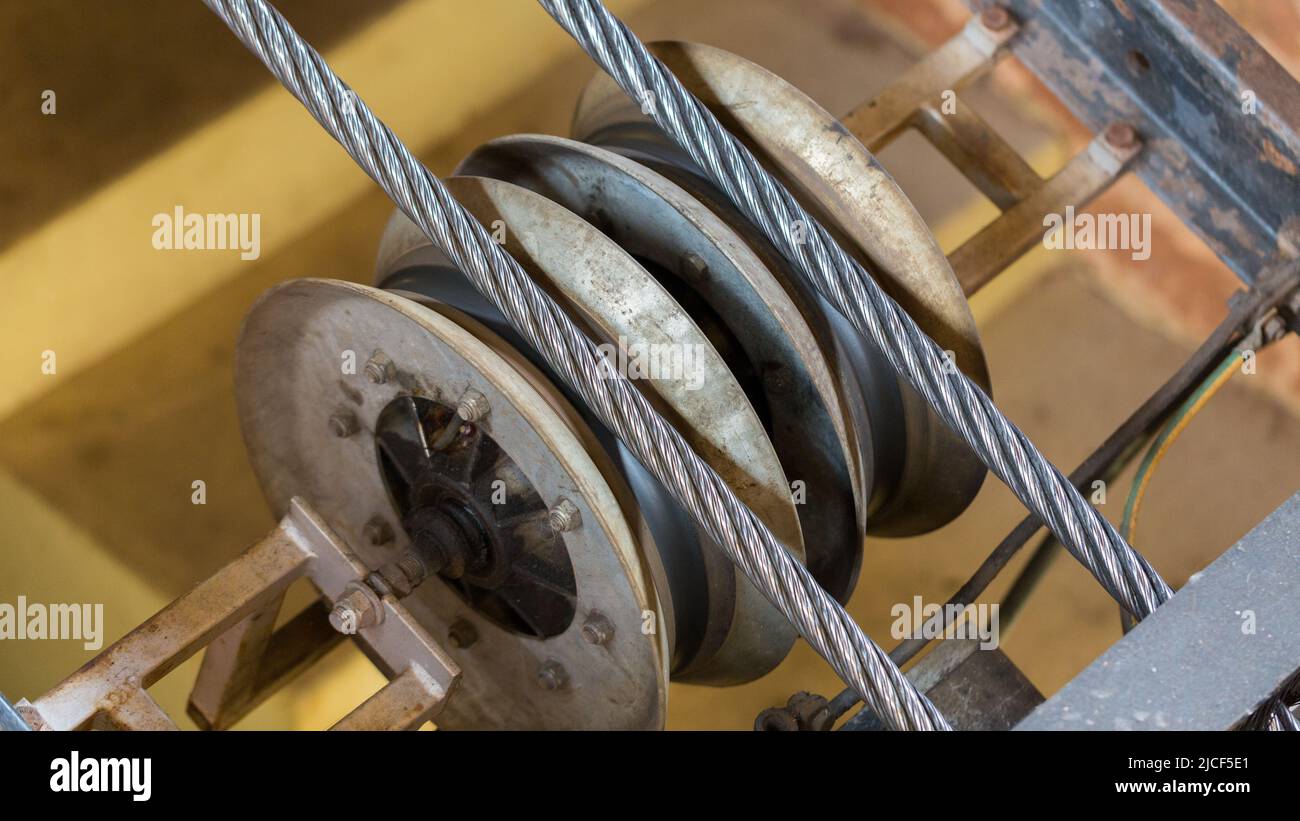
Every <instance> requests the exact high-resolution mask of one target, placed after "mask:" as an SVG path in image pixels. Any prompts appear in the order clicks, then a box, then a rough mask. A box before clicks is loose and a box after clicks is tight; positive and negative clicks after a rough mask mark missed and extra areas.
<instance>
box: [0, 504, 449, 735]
mask: <svg viewBox="0 0 1300 821" xmlns="http://www.w3.org/2000/svg"><path fill="white" fill-rule="evenodd" d="M287 508H288V510H287V512H286V514H285V516H284V518H283V519H282V520H281V522H280V524H279V525H278V526H277V527H276V528H275V529H274V530H273V531H271V533H270V534H269V535H268V536H267V537H266V538H265V539H263V540H262V541H260V542H258V543H257V544H255V545H253V546H252V547H250V548H249V549H248V550H246V551H244V552H243V553H242V554H240V555H239V557H237V558H236V559H234V560H233V561H231V562H230V563H228V564H227V565H226V566H225V567H223V568H222V569H221V570H220V571H218V572H217V573H216V574H215V575H213V576H210V577H209V578H208V579H206V580H205V581H203V582H201V583H200V584H199V585H198V586H197V587H195V588H194V589H193V590H191V591H190V592H189V593H187V594H185V595H184V596H181V597H180V598H179V599H176V600H175V601H174V602H172V603H171V604H170V605H168V606H167V607H165V608H163V609H162V610H161V611H160V612H159V613H158V614H157V615H155V616H154V617H153V618H151V619H149V620H148V621H146V622H145V623H144V624H142V625H140V626H139V627H137V628H136V629H135V630H132V631H131V632H130V633H128V634H127V635H126V636H124V637H123V638H122V639H120V640H118V641H116V642H114V643H113V644H112V645H111V646H110V647H109V648H108V649H106V650H105V651H104V652H102V653H100V654H99V655H97V656H96V657H95V658H93V659H91V660H90V661H89V662H88V663H86V664H85V665H84V666H83V667H82V668H81V669H80V670H78V671H77V672H75V673H73V674H72V675H71V676H69V677H68V678H66V679H64V680H63V681H62V682H61V683H59V684H58V685H56V686H55V687H54V688H53V689H51V690H50V691H49V692H47V693H46V694H45V695H43V696H41V697H40V698H38V699H36V701H35V702H27V701H25V700H24V701H20V702H19V704H18V712H19V714H20V715H21V716H22V717H23V718H24V719H25V720H26V722H27V723H28V724H30V725H31V726H32V727H33V728H35V729H38V730H78V729H107V730H174V729H177V728H176V724H175V722H174V721H173V720H172V719H171V718H170V717H169V716H168V715H167V713H166V712H165V711H164V710H163V709H162V708H161V707H159V706H158V703H157V702H155V701H154V700H153V697H152V696H150V695H149V692H148V688H149V687H150V686H152V685H153V684H154V683H156V682H157V681H158V680H159V679H161V678H162V677H163V676H165V675H167V674H168V673H169V672H171V671H172V670H174V669H175V668H176V667H177V666H179V665H180V664H181V663H182V662H184V661H185V660H186V659H187V658H189V657H190V656H192V655H193V654H194V653H196V652H198V651H199V650H201V649H203V648H204V647H205V646H209V647H213V648H215V650H214V652H213V653H212V654H211V655H210V656H208V657H205V659H204V663H203V666H202V667H201V668H200V671H199V676H198V680H197V683H196V685H195V689H194V694H193V696H192V700H191V704H190V714H191V715H192V716H194V718H195V721H196V723H198V724H199V726H200V727H202V728H224V727H228V726H230V725H231V724H233V723H234V721H236V720H237V719H238V718H239V717H241V716H242V715H244V714H245V713H246V712H247V711H248V710H249V709H251V707H252V706H253V705H255V704H256V703H257V702H259V701H260V700H261V699H262V698H265V697H266V696H267V695H269V694H270V692H273V691H274V689H275V688H276V687H278V686H279V684H281V683H283V682H284V681H285V680H287V678H288V677H289V674H290V673H291V672H294V671H297V670H301V669H302V664H301V661H302V658H301V655H300V656H299V657H298V658H292V657H290V658H291V660H290V661H289V663H287V664H286V663H285V659H283V658H281V659H279V660H277V661H276V662H274V663H273V664H272V665H270V668H269V669H268V670H267V671H266V674H265V675H259V672H260V669H261V668H262V667H263V659H264V657H265V656H266V650H267V649H268V647H269V646H271V645H273V644H274V640H275V637H276V635H277V633H273V632H272V631H271V627H272V626H273V625H274V622H275V614H276V612H277V611H278V610H279V606H280V603H281V601H282V600H283V598H284V592H285V590H286V589H287V588H288V586H289V585H291V584H292V583H293V582H294V581H296V580H298V579H299V578H301V577H303V576H307V577H308V578H310V579H311V582H312V584H313V585H314V586H315V587H316V589H317V590H318V591H319V592H320V593H321V595H322V596H324V597H325V598H326V600H329V601H333V600H335V599H337V598H338V597H339V596H340V595H342V593H343V590H344V588H345V587H346V586H347V585H349V584H353V583H355V582H357V581H359V580H360V579H363V578H364V577H365V573H366V568H365V566H364V565H362V564H361V563H360V562H359V561H357V559H356V557H355V556H354V555H353V554H352V553H351V551H349V550H348V548H347V547H346V546H345V545H344V544H342V543H341V542H340V541H339V540H338V537H337V536H336V535H335V534H334V533H333V532H332V531H330V529H329V528H328V526H326V525H325V524H324V522H322V521H321V519H320V518H319V517H318V516H317V515H316V514H315V513H314V512H313V511H312V510H311V509H310V508H308V507H307V506H306V505H305V504H303V502H302V500H301V499H297V498H295V499H292V500H291V501H290V502H289V504H288V506H287ZM382 607H383V609H384V616H383V618H382V620H381V621H380V622H379V623H378V624H377V625H375V626H373V627H370V628H367V629H363V630H361V631H360V633H359V635H357V636H356V640H357V643H358V645H359V646H360V647H361V649H362V650H363V651H364V652H365V653H366V654H367V655H368V656H369V657H370V659H371V660H372V661H373V662H375V664H376V665H377V666H378V667H379V668H380V669H381V670H383V671H384V673H385V674H386V675H388V676H389V677H390V678H398V677H400V676H402V674H403V673H405V672H407V671H410V670H415V671H416V672H417V673H418V676H417V679H418V681H419V682H420V683H421V685H422V687H423V690H422V695H421V696H420V697H419V698H418V699H413V702H412V703H409V704H408V703H402V702H400V701H398V699H401V698H406V697H408V696H411V693H410V691H409V688H407V687H398V688H384V689H383V690H381V691H380V693H378V694H376V697H375V698H373V699H371V700H370V701H368V702H367V704H370V703H371V702H375V704H381V705H386V707H387V709H388V710H390V711H395V712H401V711H406V712H408V713H411V714H412V715H418V716H421V717H422V718H421V723H423V721H424V720H427V719H428V718H430V717H432V716H433V715H434V714H435V713H436V712H437V710H438V709H440V708H441V707H442V705H443V703H444V702H445V701H446V699H447V696H448V695H449V694H450V693H451V691H452V689H453V688H454V687H455V685H456V683H457V681H458V680H459V677H460V670H459V669H458V668H457V666H456V664H455V662H453V661H452V660H451V659H450V658H449V657H448V656H447V655H446V654H445V653H444V652H443V651H442V649H441V648H440V647H439V646H438V645H437V643H436V642H434V641H433V640H432V639H431V638H430V637H429V636H428V634H426V633H425V632H424V630H423V629H421V628H420V626H419V625H418V624H416V623H415V622H414V620H413V619H412V618H411V616H410V614H409V613H408V612H407V611H406V609H405V608H404V607H403V606H402V605H401V604H399V603H398V602H397V601H396V600H394V599H392V598H391V597H386V598H385V599H384V601H383V603H382ZM306 612H309V613H310V612H312V609H311V608H309V610H308V611H306ZM313 615H315V614H313ZM300 618H301V617H300ZM300 618H299V619H294V620H293V621H291V622H289V624H287V625H286V627H285V628H282V631H284V630H287V631H289V632H290V633H293V634H295V635H297V634H299V633H300V632H301V630H300V627H298V626H297V625H299V624H300ZM313 644H316V645H322V644H323V645H326V646H328V642H322V641H316V642H313ZM309 655H310V654H309ZM310 657H311V658H313V659H314V658H316V657H318V656H317V655H310ZM413 704H414V705H415V706H412V705H413ZM6 706H7V704H6Z"/></svg>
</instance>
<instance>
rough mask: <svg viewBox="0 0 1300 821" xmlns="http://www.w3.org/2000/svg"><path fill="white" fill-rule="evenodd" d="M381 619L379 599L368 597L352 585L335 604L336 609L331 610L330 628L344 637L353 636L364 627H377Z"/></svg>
mask: <svg viewBox="0 0 1300 821" xmlns="http://www.w3.org/2000/svg"><path fill="white" fill-rule="evenodd" d="M380 617H381V613H380V609H379V606H378V598H377V597H375V596H373V595H366V592H365V591H364V590H362V589H361V588H359V587H357V586H356V585H351V586H349V587H348V588H347V590H346V591H345V592H344V593H343V595H342V596H340V597H339V600H338V601H336V602H334V607H333V608H332V609H331V610H330V626H331V627H333V628H334V629H335V630H337V631H339V632H340V633H342V634H344V635H347V636H351V635H355V634H356V633H357V632H358V631H359V630H361V629H362V628H363V627H373V626H375V625H376V624H378V623H379V620H380Z"/></svg>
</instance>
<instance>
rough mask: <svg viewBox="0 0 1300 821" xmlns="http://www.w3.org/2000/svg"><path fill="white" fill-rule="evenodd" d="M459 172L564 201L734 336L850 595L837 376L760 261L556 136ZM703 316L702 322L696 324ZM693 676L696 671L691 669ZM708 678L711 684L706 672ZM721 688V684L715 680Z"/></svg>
mask: <svg viewBox="0 0 1300 821" xmlns="http://www.w3.org/2000/svg"><path fill="white" fill-rule="evenodd" d="M461 171H462V173H467V174H481V175H483V176H488V177H494V178H497V179H504V180H509V181H511V182H515V183H518V184H519V185H522V186H524V187H527V188H529V189H532V190H534V191H536V192H538V193H540V194H542V195H543V196H545V197H546V198H548V199H550V200H552V201H554V202H557V203H560V204H561V205H563V206H564V207H566V208H567V209H569V210H571V211H574V212H575V213H577V214H579V215H580V216H581V217H583V218H584V219H585V220H587V221H588V222H590V223H592V224H593V225H595V226H596V227H597V228H599V229H600V230H601V231H602V232H603V233H604V234H605V235H607V236H608V237H610V238H611V239H613V240H614V241H615V242H617V243H618V245H619V246H621V247H622V248H623V249H624V250H626V251H627V252H629V253H630V254H632V255H633V256H634V257H636V258H637V259H638V260H640V261H642V263H643V264H644V265H646V266H648V267H650V268H651V270H652V271H653V272H654V273H655V276H656V278H658V279H660V281H661V282H671V283H673V284H672V285H671V286H669V290H670V291H672V292H673V294H674V296H676V297H677V298H678V300H679V301H683V300H687V299H689V300H691V301H692V302H693V303H694V304H693V307H692V308H691V309H690V311H691V313H692V316H694V317H695V318H696V320H697V322H700V323H701V324H703V323H704V322H705V321H708V322H709V323H710V325H711V327H713V328H714V329H716V330H718V331H719V332H720V333H721V334H722V335H724V336H725V337H726V339H727V344H728V346H729V350H728V351H727V352H726V353H724V358H725V359H726V361H727V365H728V367H729V368H730V369H731V370H732V372H733V373H738V374H739V373H741V372H742V371H744V372H745V373H746V376H745V377H743V378H741V384H742V385H744V386H745V387H746V393H747V395H748V397H749V399H750V401H751V402H752V403H753V404H754V405H755V407H756V408H759V413H760V417H761V418H763V419H764V423H765V426H766V428H767V430H768V435H769V436H770V437H771V440H772V444H773V445H774V446H775V448H776V453H777V456H778V457H779V458H780V460H781V464H782V466H783V467H784V469H785V472H786V475H787V476H788V477H789V478H790V479H791V480H792V481H797V482H799V483H801V484H800V485H799V488H800V489H801V491H802V493H801V498H802V500H803V503H802V504H799V505H797V510H798V514H799V519H800V524H801V527H802V530H803V534H804V544H805V546H806V548H807V551H808V554H807V564H808V567H809V569H810V570H811V571H812V573H813V575H814V577H815V578H817V580H818V581H819V582H820V583H821V584H822V585H823V586H824V587H825V588H826V589H827V590H828V591H830V592H831V594H832V595H834V596H837V597H841V598H842V597H845V596H847V592H848V591H849V590H851V589H852V586H853V582H854V580H855V576H856V572H857V568H858V563H859V561H860V558H861V548H862V545H861V539H860V534H861V530H860V529H859V527H858V524H859V521H860V520H859V519H858V517H857V511H858V504H860V503H861V501H862V499H863V497H864V496H865V495H867V494H869V488H865V489H864V488H863V484H864V483H869V476H868V477H867V479H866V480H865V482H864V483H858V482H855V481H854V478H855V476H857V471H858V469H859V463H858V462H857V461H856V460H857V456H858V452H857V450H856V448H855V447H854V446H853V444H852V443H851V442H850V441H849V439H848V437H847V434H846V431H845V423H844V419H843V416H842V415H841V414H840V405H839V403H838V398H837V394H836V387H835V383H834V377H833V375H832V372H831V370H830V367H829V365H828V364H827V362H826V360H825V357H824V355H823V352H822V349H821V348H820V347H819V345H818V341H817V339H816V337H815V336H814V334H813V332H812V330H811V329H810V328H809V326H808V325H807V323H806V321H805V319H804V317H803V315H802V314H801V313H800V311H799V309H798V308H797V307H796V306H795V305H794V303H793V302H792V301H791V299H790V298H789V296H788V294H787V293H786V291H785V290H784V289H783V287H782V286H781V284H780V283H779V282H778V281H777V279H776V278H775V277H774V276H773V275H772V274H771V272H770V271H768V270H767V268H766V267H765V265H764V264H763V262H762V260H761V259H760V258H759V257H758V256H757V255H755V254H754V253H753V251H752V250H751V249H750V247H749V246H748V245H747V244H746V243H745V242H744V241H743V240H742V239H741V238H740V237H739V236H738V235H737V234H736V232H735V231H733V230H732V229H731V228H730V227H729V226H728V225H727V224H726V223H725V222H723V221H722V220H721V219H719V218H718V217H717V215H715V214H714V213H713V212H712V211H710V210H709V209H708V208H707V207H705V206H704V205H703V204H702V203H700V202H699V201H698V200H696V199H695V198H694V197H692V196H691V195H690V194H689V193H688V192H686V191H685V190H683V189H682V188H681V187H679V186H677V185H675V184H674V183H673V182H671V181H670V180H668V179H666V178H665V177H663V176H662V175H660V174H657V173H655V172H654V171H652V170H650V169H648V168H646V167H645V166H642V165H640V164H638V163H636V162H633V161H631V160H628V159H627V158H625V157H621V156H619V155H617V154H615V153H613V152H610V151H606V150H604V149H600V148H597V147H594V146H590V145H585V144H583V143H577V142H574V141H572V140H566V139H563V138H560V137H546V136H538V135H519V136H512V137H504V138H501V139H498V140H493V141H492V142H490V143H487V144H485V145H483V146H481V147H479V148H478V149H476V150H475V151H474V152H473V153H471V154H470V156H469V157H467V158H466V159H465V160H464V162H463V163H462V164H461ZM701 317H705V319H701ZM691 674H692V676H695V675H696V671H691ZM709 680H711V681H712V680H714V679H712V678H709ZM719 683H722V682H719Z"/></svg>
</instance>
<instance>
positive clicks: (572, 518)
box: [546, 499, 582, 533]
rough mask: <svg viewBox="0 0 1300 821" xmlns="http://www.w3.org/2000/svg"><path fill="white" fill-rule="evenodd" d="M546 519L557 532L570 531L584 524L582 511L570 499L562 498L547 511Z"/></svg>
mask: <svg viewBox="0 0 1300 821" xmlns="http://www.w3.org/2000/svg"><path fill="white" fill-rule="evenodd" d="M546 520H547V521H548V522H549V523H550V525H551V530H554V531H555V532H556V533H568V532H570V531H572V530H577V529H578V528H579V527H581V526H582V511H580V510H578V506H577V505H575V504H574V503H573V502H570V501H569V500H568V499H561V500H560V501H559V502H557V503H556V504H555V507H553V508H551V509H550V510H549V511H547V514H546Z"/></svg>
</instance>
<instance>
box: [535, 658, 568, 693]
mask: <svg viewBox="0 0 1300 821" xmlns="http://www.w3.org/2000/svg"><path fill="white" fill-rule="evenodd" d="M568 683H569V673H568V671H567V670H565V669H564V666H563V665H562V664H560V663H559V662H558V661H556V660H555V659H547V660H546V661H545V662H544V663H543V664H542V666H541V667H540V668H538V670H537V685H538V686H539V687H541V688H542V689H543V690H551V691H554V690H562V689H564V688H565V687H566V686H568Z"/></svg>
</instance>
